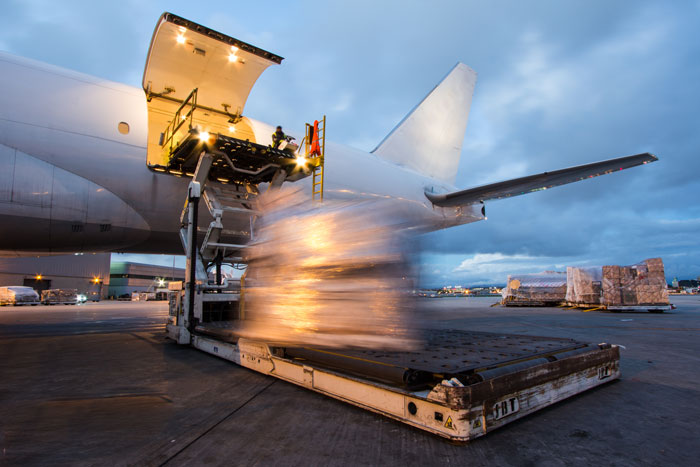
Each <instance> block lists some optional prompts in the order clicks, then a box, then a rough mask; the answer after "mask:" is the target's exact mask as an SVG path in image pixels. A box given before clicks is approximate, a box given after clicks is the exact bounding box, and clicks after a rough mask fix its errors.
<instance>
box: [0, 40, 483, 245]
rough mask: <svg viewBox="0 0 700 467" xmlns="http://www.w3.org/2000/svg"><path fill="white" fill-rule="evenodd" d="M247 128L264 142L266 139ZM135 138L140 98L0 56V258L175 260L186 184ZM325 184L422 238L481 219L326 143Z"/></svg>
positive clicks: (143, 117)
mask: <svg viewBox="0 0 700 467" xmlns="http://www.w3.org/2000/svg"><path fill="white" fill-rule="evenodd" d="M250 121H251V126H252V128H253V130H254V132H255V136H256V139H257V140H258V141H264V142H267V141H268V140H269V138H270V135H271V134H272V132H273V127H272V126H270V125H267V124H264V123H261V122H257V121H253V120H250ZM120 122H125V123H126V124H128V127H129V131H128V133H126V134H124V133H122V132H120V130H119V124H120ZM331 125H332V123H331ZM123 129H124V125H122V130H123ZM147 132H148V123H147V105H146V96H145V93H144V92H143V90H141V89H139V88H134V87H129V86H126V85H123V84H118V83H114V82H110V81H106V80H102V79H98V78H94V77H90V76H87V75H83V74H80V73H76V72H71V71H68V70H65V69H62V68H58V67H54V66H50V65H46V64H42V63H39V62H35V61H32V60H27V59H23V58H19V57H16V56H13V55H9V54H4V53H0V168H1V170H0V251H2V252H4V253H5V254H8V253H10V254H12V253H15V254H27V253H58V252H80V251H84V252H88V251H122V252H144V253H180V252H182V250H181V246H180V241H179V238H178V235H177V232H178V229H179V226H180V225H179V215H180V211H181V209H182V205H183V202H184V199H185V195H186V187H187V184H188V182H189V179H188V178H180V177H175V176H172V175H168V174H163V173H157V172H154V171H152V170H150V169H149V168H148V167H147V165H146V142H147ZM331 134H332V131H331ZM325 174H326V183H325V196H326V198H327V199H332V198H338V197H344V198H353V197H376V196H380V197H385V198H393V199H396V200H398V201H400V202H402V203H404V206H405V207H407V208H408V210H410V211H411V212H412V214H411V215H412V216H414V217H416V218H418V219H420V222H419V223H420V224H422V225H424V226H427V230H435V229H440V228H444V227H449V226H453V225H458V224H464V223H468V222H473V221H476V220H481V219H483V215H482V213H481V212H480V207H479V206H476V207H472V206H468V207H460V208H437V207H434V206H433V205H432V204H431V203H430V201H428V200H427V199H426V197H425V195H424V192H425V190H426V189H427V190H432V191H435V192H444V191H450V190H453V189H454V188H453V187H451V186H449V184H445V183H442V182H439V181H437V180H434V179H431V178H427V177H424V176H422V175H420V174H418V173H416V172H414V171H411V170H407V169H404V168H402V167H399V166H397V165H394V164H392V163H389V162H387V161H384V160H382V159H380V158H379V157H377V156H375V155H373V154H370V153H367V152H364V151H359V150H356V149H352V148H349V147H345V146H341V145H337V144H332V143H328V144H327V147H326V166H325ZM296 183H302V184H309V183H310V181H309V179H305V180H302V181H300V182H296ZM308 190H309V198H310V197H311V188H310V186H309V187H308ZM200 225H206V224H204V223H201V224H200Z"/></svg>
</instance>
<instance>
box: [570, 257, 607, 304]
mask: <svg viewBox="0 0 700 467" xmlns="http://www.w3.org/2000/svg"><path fill="white" fill-rule="evenodd" d="M566 284H567V287H566V301H567V302H569V303H580V304H584V303H585V304H586V305H599V304H600V303H601V291H602V290H601V289H602V273H601V268H600V267H593V268H575V267H571V266H569V267H567V268H566Z"/></svg>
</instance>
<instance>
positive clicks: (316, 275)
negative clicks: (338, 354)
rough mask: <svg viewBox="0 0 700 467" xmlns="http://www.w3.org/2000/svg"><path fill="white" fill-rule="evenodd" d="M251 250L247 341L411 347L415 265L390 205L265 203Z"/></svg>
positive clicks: (280, 198) (278, 199)
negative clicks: (407, 253)
mask: <svg viewBox="0 0 700 467" xmlns="http://www.w3.org/2000/svg"><path fill="white" fill-rule="evenodd" d="M259 209H260V211H261V212H263V215H262V216H261V217H260V218H259V219H258V220H257V221H256V238H255V240H254V241H253V242H252V243H251V244H250V247H249V248H248V250H247V254H248V258H247V260H248V263H249V267H248V271H247V273H246V277H245V280H244V282H245V320H244V321H243V327H242V329H241V334H242V335H243V336H245V337H248V338H255V339H257V340H262V341H266V342H274V343H277V344H279V343H282V344H286V345H292V344H293V345H315V346H321V347H343V348H373V349H410V348H413V347H414V346H415V345H417V344H418V339H417V335H416V333H415V331H414V329H413V327H414V326H415V324H416V318H415V315H414V309H413V304H414V302H413V297H412V296H411V294H410V291H411V290H412V289H413V288H414V282H413V279H414V272H413V266H412V265H411V263H410V261H409V260H408V258H407V255H406V249H407V247H408V238H407V237H406V236H404V235H402V234H401V226H400V225H397V223H396V212H397V207H396V206H395V205H394V204H392V203H391V202H389V201H386V200H368V201H363V202H353V203H348V202H329V201H324V203H323V204H322V205H320V204H311V203H309V202H308V195H306V193H304V192H303V191H300V190H298V189H285V190H280V191H278V192H271V193H268V194H266V196H264V197H262V199H261V202H260V206H259Z"/></svg>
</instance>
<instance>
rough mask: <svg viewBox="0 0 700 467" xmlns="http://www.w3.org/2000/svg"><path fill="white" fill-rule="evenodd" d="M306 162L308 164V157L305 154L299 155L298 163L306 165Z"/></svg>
mask: <svg viewBox="0 0 700 467" xmlns="http://www.w3.org/2000/svg"><path fill="white" fill-rule="evenodd" d="M304 164H306V157H304V156H299V157H297V165H304Z"/></svg>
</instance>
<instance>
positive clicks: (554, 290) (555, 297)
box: [502, 271, 567, 306]
mask: <svg viewBox="0 0 700 467" xmlns="http://www.w3.org/2000/svg"><path fill="white" fill-rule="evenodd" d="M566 288H567V287H566V273H563V272H555V271H545V272H542V273H539V274H518V275H511V276H508V285H507V286H506V288H505V289H504V290H503V302H502V303H503V305H505V306H550V305H558V304H559V303H561V302H563V301H564V299H565V298H566Z"/></svg>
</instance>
